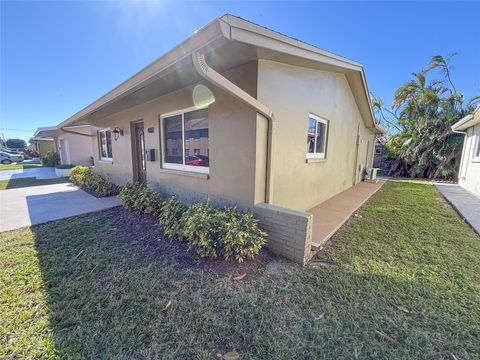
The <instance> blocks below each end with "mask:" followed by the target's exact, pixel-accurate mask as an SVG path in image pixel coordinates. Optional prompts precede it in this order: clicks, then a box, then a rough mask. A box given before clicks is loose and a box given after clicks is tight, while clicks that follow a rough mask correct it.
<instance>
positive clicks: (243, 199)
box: [93, 63, 257, 208]
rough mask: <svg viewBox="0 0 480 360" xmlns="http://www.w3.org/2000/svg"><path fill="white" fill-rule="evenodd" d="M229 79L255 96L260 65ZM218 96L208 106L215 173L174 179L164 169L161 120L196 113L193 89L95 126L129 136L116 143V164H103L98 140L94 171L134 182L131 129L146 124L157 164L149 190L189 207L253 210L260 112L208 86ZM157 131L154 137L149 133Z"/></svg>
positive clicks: (152, 167)
mask: <svg viewBox="0 0 480 360" xmlns="http://www.w3.org/2000/svg"><path fill="white" fill-rule="evenodd" d="M224 76H226V77H229V78H230V79H231V81H234V82H235V83H236V84H237V85H238V86H240V87H241V88H243V89H244V90H245V91H247V92H249V93H250V94H252V95H255V92H256V63H252V64H247V65H244V66H242V67H240V68H236V69H234V70H232V71H230V72H229V73H225V74H224ZM205 85H206V86H208V87H209V88H210V89H211V90H212V91H213V93H214V95H215V102H214V103H213V104H211V105H210V106H209V114H208V116H209V119H208V121H209V151H210V172H209V175H208V177H207V176H195V174H189V173H186V172H185V173H183V174H182V173H181V172H176V173H173V172H172V171H171V170H166V171H165V170H164V169H162V165H161V159H162V155H161V143H160V138H161V135H162V134H161V129H160V116H161V115H162V114H166V113H169V112H173V111H177V110H182V109H186V108H190V107H192V106H193V105H194V104H193V100H192V91H193V87H194V86H191V87H188V88H185V89H182V90H179V91H176V92H173V93H170V94H167V95H164V96H162V97H159V98H156V99H154V100H152V101H149V102H146V103H144V104H141V105H138V106H135V107H132V108H130V109H128V110H126V111H122V112H120V113H117V114H114V115H111V116H109V117H106V118H104V119H101V120H99V121H96V122H95V124H94V125H95V126H96V128H97V129H102V128H108V127H110V128H113V127H119V128H121V129H123V131H124V135H123V136H120V137H119V138H118V140H117V141H112V152H113V162H104V161H101V160H100V159H99V155H98V154H99V151H98V142H97V139H96V138H95V139H94V140H93V147H94V157H95V169H96V171H98V172H101V173H103V174H106V175H108V176H109V177H110V178H111V179H112V181H113V182H115V183H116V184H119V185H121V184H124V183H125V182H127V181H131V180H132V179H133V162H132V134H131V130H130V124H131V122H134V121H139V120H142V121H143V122H144V128H145V147H146V149H155V151H156V155H157V157H156V160H155V161H149V162H147V169H146V173H147V175H146V176H147V182H148V184H149V185H150V186H151V187H152V188H154V189H156V190H158V191H159V192H161V193H164V194H167V195H168V194H176V195H178V196H179V197H180V198H182V199H183V200H185V201H211V202H213V203H220V204H232V205H238V206H239V207H242V208H247V207H252V205H253V203H254V195H255V194H254V193H255V168H256V167H255V154H256V151H255V147H256V117H257V115H256V112H255V111H254V110H252V109H251V108H249V107H248V106H247V105H245V104H243V103H241V102H240V101H238V100H236V99H235V98H233V97H232V96H230V95H229V94H227V93H225V92H224V91H222V90H220V89H218V88H216V87H214V86H212V85H210V84H207V83H205ZM148 128H153V132H148V131H147V129H148Z"/></svg>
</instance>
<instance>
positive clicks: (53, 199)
mask: <svg viewBox="0 0 480 360" xmlns="http://www.w3.org/2000/svg"><path fill="white" fill-rule="evenodd" d="M117 205H121V201H120V199H119V198H118V196H111V197H105V198H96V197H94V196H92V195H89V194H87V193H86V192H85V191H83V190H80V189H79V188H78V187H76V186H74V185H72V184H69V183H67V184H54V185H43V186H32V187H25V188H20V189H10V190H2V191H0V232H1V231H7V230H13V229H17V228H21V227H24V226H30V225H34V224H40V223H44V222H47V221H51V220H57V219H62V218H66V217H70V216H75V215H80V214H85V213H89V212H93V211H99V210H103V209H108V208H111V207H114V206H117Z"/></svg>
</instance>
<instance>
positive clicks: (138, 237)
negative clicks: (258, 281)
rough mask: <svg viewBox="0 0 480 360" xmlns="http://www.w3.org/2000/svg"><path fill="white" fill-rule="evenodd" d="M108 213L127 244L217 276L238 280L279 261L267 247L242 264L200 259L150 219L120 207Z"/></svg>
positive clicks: (231, 261) (184, 244)
mask: <svg viewBox="0 0 480 360" xmlns="http://www.w3.org/2000/svg"><path fill="white" fill-rule="evenodd" d="M109 212H110V214H109V215H110V216H112V217H113V218H114V219H115V225H116V227H117V228H119V229H121V230H122V231H124V232H125V233H126V234H127V237H126V238H127V239H129V241H130V244H132V245H136V244H138V245H140V246H148V247H149V248H150V249H149V250H150V251H153V252H158V254H159V255H160V254H161V255H162V256H164V257H167V258H171V259H172V261H175V262H177V263H179V264H181V265H182V266H184V267H188V268H190V269H194V270H196V271H207V272H209V273H211V274H214V275H217V276H219V277H232V279H233V280H235V279H239V280H240V278H241V277H242V275H243V274H253V273H261V272H263V271H265V270H266V269H267V265H269V264H271V263H272V262H275V261H276V260H277V259H278V258H277V256H276V255H275V254H273V253H272V252H270V251H269V250H268V249H266V248H263V249H262V250H261V251H260V253H259V254H258V255H257V256H255V258H254V259H252V260H246V261H244V262H242V263H238V262H236V261H233V260H230V261H227V260H223V259H222V258H218V259H210V258H202V257H200V256H198V255H197V254H196V253H195V251H194V250H193V249H190V250H189V249H188V246H187V244H186V243H184V242H181V241H175V240H171V239H169V238H168V237H167V236H166V235H165V234H164V233H163V231H162V229H161V227H160V225H159V224H158V221H157V219H156V218H155V217H153V216H147V215H144V214H140V213H138V212H132V211H129V210H127V209H125V208H123V207H121V206H119V207H115V208H113V209H110V210H109ZM241 279H243V278H241Z"/></svg>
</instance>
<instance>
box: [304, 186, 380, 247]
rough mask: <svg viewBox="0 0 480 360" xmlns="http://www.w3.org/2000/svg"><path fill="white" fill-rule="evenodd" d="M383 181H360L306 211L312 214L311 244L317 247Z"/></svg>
mask: <svg viewBox="0 0 480 360" xmlns="http://www.w3.org/2000/svg"><path fill="white" fill-rule="evenodd" d="M383 184H385V181H383V180H378V182H376V183H370V182H361V183H359V184H357V185H355V186H352V187H351V188H349V189H347V190H345V191H343V192H341V193H340V194H338V195H335V196H334V197H332V198H330V199H328V200H327V201H324V202H323V203H321V204H319V205H317V206H315V207H314V208H312V209H310V210H308V211H307V212H308V213H310V214H313V225H312V246H313V247H314V248H318V247H319V246H320V245H321V244H323V243H324V242H325V241H327V240H328V239H330V237H332V235H333V234H335V232H336V231H337V230H338V229H339V228H340V227H341V226H342V225H343V224H344V223H345V222H346V221H347V220H348V219H349V218H350V216H352V215H353V213H354V212H355V211H357V210H358V208H360V206H362V205H363V204H364V203H365V202H366V201H367V200H368V199H369V198H370V197H371V196H372V195H373V194H375V193H376V192H377V191H378V190H379V189H380V188H381V187H382V185H383Z"/></svg>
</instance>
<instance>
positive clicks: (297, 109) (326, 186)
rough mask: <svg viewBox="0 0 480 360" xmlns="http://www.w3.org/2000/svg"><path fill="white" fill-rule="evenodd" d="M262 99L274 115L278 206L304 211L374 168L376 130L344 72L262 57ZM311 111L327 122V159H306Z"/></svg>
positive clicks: (260, 91)
mask: <svg viewBox="0 0 480 360" xmlns="http://www.w3.org/2000/svg"><path fill="white" fill-rule="evenodd" d="M258 99H259V100H260V101H261V102H263V103H264V104H266V105H267V106H268V107H269V108H270V109H271V110H272V111H273V112H274V114H275V121H276V130H275V138H274V139H275V140H274V141H275V143H274V149H275V150H274V160H273V161H274V164H273V168H274V175H273V203H274V204H275V205H278V206H282V207H287V208H291V209H295V210H299V211H306V210H308V209H310V208H312V207H314V206H315V205H317V204H319V203H321V202H323V201H325V200H327V199H328V198H330V197H332V196H334V195H335V194H337V193H339V192H341V191H343V190H345V189H347V188H349V187H350V186H352V185H354V184H355V183H356V182H358V181H360V180H361V176H362V170H363V169H364V168H365V167H367V168H370V167H371V165H370V164H371V161H372V156H373V144H374V138H375V135H374V133H373V132H372V131H370V130H369V129H367V128H366V127H365V125H364V122H363V120H362V117H361V115H360V112H359V110H358V107H357V104H356V102H355V99H354V97H353V94H352V92H351V89H350V86H349V84H348V82H347V80H346V78H345V76H344V75H343V74H338V73H332V72H325V71H319V70H313V69H306V68H301V67H296V66H291V65H286V64H281V63H277V62H273V61H267V60H261V61H259V65H258ZM309 113H312V114H314V115H317V116H319V117H321V118H323V119H325V120H327V121H328V135H327V147H326V158H325V159H322V160H315V161H312V162H307V161H306V157H307V156H306V155H307V154H306V153H307V120H308V116H309ZM357 131H358V134H359V140H360V141H359V145H358V151H356V143H357ZM356 159H357V160H356ZM355 169H356V170H355Z"/></svg>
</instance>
